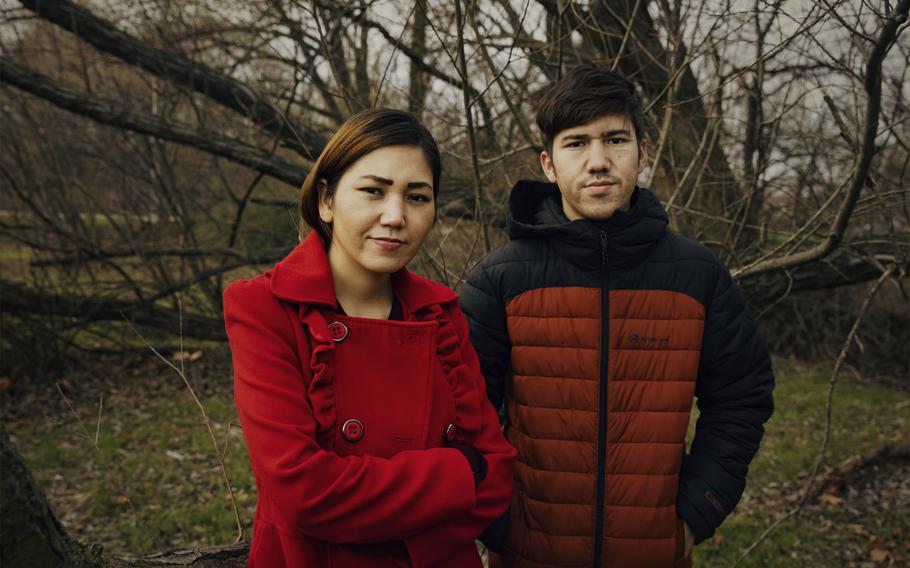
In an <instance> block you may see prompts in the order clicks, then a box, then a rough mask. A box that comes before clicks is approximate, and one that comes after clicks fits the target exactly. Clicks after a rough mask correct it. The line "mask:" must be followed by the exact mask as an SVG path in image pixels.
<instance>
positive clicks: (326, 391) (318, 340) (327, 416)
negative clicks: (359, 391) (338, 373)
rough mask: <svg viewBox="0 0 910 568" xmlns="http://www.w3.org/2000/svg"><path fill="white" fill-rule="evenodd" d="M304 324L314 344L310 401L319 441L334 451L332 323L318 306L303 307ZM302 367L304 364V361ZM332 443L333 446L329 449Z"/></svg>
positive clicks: (302, 320) (334, 415)
mask: <svg viewBox="0 0 910 568" xmlns="http://www.w3.org/2000/svg"><path fill="white" fill-rule="evenodd" d="M300 321H301V323H303V324H304V325H305V326H306V328H307V330H308V335H309V337H310V339H311V341H310V360H309V365H310V372H311V375H310V377H311V378H310V384H309V385H308V386H307V398H308V399H309V401H310V407H311V408H312V409H313V418H314V419H315V421H316V432H317V438H318V439H319V442H320V445H321V446H322V447H324V448H326V449H332V447H333V446H334V443H333V442H334V439H335V437H334V436H332V429H333V428H334V427H335V424H336V423H337V415H336V412H335V388H334V383H335V369H334V368H333V367H332V365H330V364H329V354H330V353H331V352H332V351H333V350H334V349H335V342H334V341H332V338H331V336H330V335H329V324H328V322H327V321H326V319H325V316H323V315H322V312H321V311H320V310H319V308H317V307H316V306H314V305H308V304H301V306H300ZM301 364H304V361H302V360H301ZM326 444H328V446H329V447H326Z"/></svg>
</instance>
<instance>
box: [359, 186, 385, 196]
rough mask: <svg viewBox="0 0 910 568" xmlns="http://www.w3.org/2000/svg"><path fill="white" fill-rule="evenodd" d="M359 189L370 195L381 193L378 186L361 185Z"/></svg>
mask: <svg viewBox="0 0 910 568" xmlns="http://www.w3.org/2000/svg"><path fill="white" fill-rule="evenodd" d="M360 191H362V192H364V193H368V194H370V195H377V196H378V195H382V190H381V189H379V188H378V187H363V188H361V189H360Z"/></svg>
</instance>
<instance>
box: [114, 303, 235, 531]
mask: <svg viewBox="0 0 910 568" xmlns="http://www.w3.org/2000/svg"><path fill="white" fill-rule="evenodd" d="M177 310H178V315H179V318H178V319H179V322H180V323H179V326H180V329H181V334H180V341H181V351H180V353H181V355H182V354H183V349H182V347H183V333H182V329H183V304H182V302H181V301H180V296H179V295H178V296H177ZM123 319H124V320H126V323H127V325H129V326H130V327H131V328H132V329H133V331H134V332H135V333H136V335H138V336H139V339H141V340H142V342H143V343H144V344H145V345H146V346H147V347H148V348H149V349H150V350H151V351H152V353H154V354H155V355H156V356H157V357H158V358H159V359H161V360H162V361H164V363H165V364H166V365H167V366H168V367H170V368H171V369H173V370H174V372H176V373H177V374H178V375H179V376H180V378H181V379H182V380H183V384H184V386H186V389H187V390H188V391H189V393H190V396H192V397H193V401H194V402H195V403H196V406H198V407H199V412H200V413H201V414H202V421H203V423H204V424H205V428H206V430H208V433H209V437H210V438H211V439H212V446H213V447H214V448H215V456H216V457H217V458H218V465H219V467H220V468H221V475H222V477H224V483H225V485H227V490H228V497H229V498H230V500H231V507H232V508H233V510H234V520H235V521H236V523H237V540H236V541H235V543H237V542H240V541H241V540H243V525H242V524H241V523H240V511H239V510H238V508H237V500H236V499H235V498H234V488H233V487H232V486H231V480H230V478H229V477H228V473H227V468H225V467H224V459H223V457H222V456H223V452H222V451H221V448H219V447H218V440H216V439H215V431H214V429H213V428H212V421H211V420H209V416H208V413H207V412H206V411H205V406H204V405H203V404H202V401H200V400H199V397H198V396H196V391H195V390H193V387H192V385H190V381H189V379H187V377H186V374H185V373H184V372H183V365H184V363H183V360H184V357H182V356H181V358H180V368H177V366H176V365H174V364H173V363H172V362H171V361H170V360H169V359H168V358H167V357H165V356H164V355H162V354H161V353H160V352H159V351H158V350H157V349H155V347H154V346H152V344H151V343H149V342H148V340H146V339H145V336H143V335H142V332H140V331H139V329H138V328H137V327H136V326H135V325H133V322H131V321H130V320H129V319H127V318H126V317H125V316H124V318H123Z"/></svg>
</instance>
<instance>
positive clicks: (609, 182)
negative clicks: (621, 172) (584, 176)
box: [582, 179, 618, 189]
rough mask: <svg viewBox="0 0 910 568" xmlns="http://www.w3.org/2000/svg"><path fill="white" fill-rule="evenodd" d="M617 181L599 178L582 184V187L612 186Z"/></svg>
mask: <svg viewBox="0 0 910 568" xmlns="http://www.w3.org/2000/svg"><path fill="white" fill-rule="evenodd" d="M617 183H618V182H616V181H615V180H609V179H599V180H596V181H589V182H588V183H586V184H584V186H582V187H590V188H593V189H598V188H606V187H611V186H614V185H616V184H617Z"/></svg>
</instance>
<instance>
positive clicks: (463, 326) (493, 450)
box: [405, 303, 517, 566]
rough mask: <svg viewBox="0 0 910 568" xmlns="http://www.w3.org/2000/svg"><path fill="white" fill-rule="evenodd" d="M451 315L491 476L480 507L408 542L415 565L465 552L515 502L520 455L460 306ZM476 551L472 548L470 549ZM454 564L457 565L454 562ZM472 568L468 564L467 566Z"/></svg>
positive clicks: (478, 441)
mask: <svg viewBox="0 0 910 568" xmlns="http://www.w3.org/2000/svg"><path fill="white" fill-rule="evenodd" d="M449 316H450V318H451V321H452V324H453V325H454V326H455V329H456V331H457V332H458V337H459V338H460V352H461V356H462V360H463V361H464V362H465V363H466V364H467V366H468V368H469V369H470V371H471V372H470V373H468V374H467V375H466V376H467V377H468V378H469V380H473V381H474V387H475V388H476V389H477V396H478V397H479V399H480V409H481V429H480V432H479V434H478V435H477V437H476V438H475V439H474V441H473V446H474V447H475V448H476V449H477V450H478V451H480V452H481V453H482V454H483V455H484V457H485V458H486V460H487V475H486V477H484V479H483V481H481V482H480V484H479V485H478V486H477V504H476V506H475V507H474V508H473V509H472V510H471V511H470V513H468V514H467V515H464V516H462V517H461V518H459V519H457V520H455V521H453V522H450V523H444V524H442V525H440V526H437V527H434V528H432V529H430V530H428V531H425V532H423V533H421V534H419V535H416V536H415V537H413V538H410V539H405V545H406V546H407V548H408V553H409V555H410V557H411V560H412V561H413V562H414V565H415V566H430V565H434V564H436V563H438V562H440V561H441V560H443V559H448V558H452V557H453V556H454V555H455V554H458V551H459V550H464V549H465V547H464V543H465V541H468V542H472V541H473V540H474V539H475V538H477V537H478V536H480V533H482V532H483V531H484V530H486V528H487V527H489V526H490V524H491V523H492V522H493V521H495V520H496V519H497V518H499V517H500V515H502V514H503V512H505V510H506V509H507V508H508V506H509V503H510V502H511V499H512V477H513V475H514V473H515V457H516V455H517V452H516V451H515V448H513V447H512V446H511V445H509V443H508V442H507V441H506V439H505V436H503V434H502V429H501V427H500V425H499V417H498V416H497V414H496V411H495V410H493V406H492V405H491V404H490V402H489V400H487V398H486V396H485V393H484V380H483V376H482V375H481V373H480V362H479V361H478V359H477V354H476V353H475V351H474V348H473V347H472V346H471V342H470V340H469V333H468V322H467V320H466V319H465V316H464V313H463V312H462V311H461V309H460V308H459V307H458V305H457V304H455V303H453V304H451V308H450V309H449ZM469 550H472V548H469ZM453 565H454V563H453ZM466 565H468V564H466Z"/></svg>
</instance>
